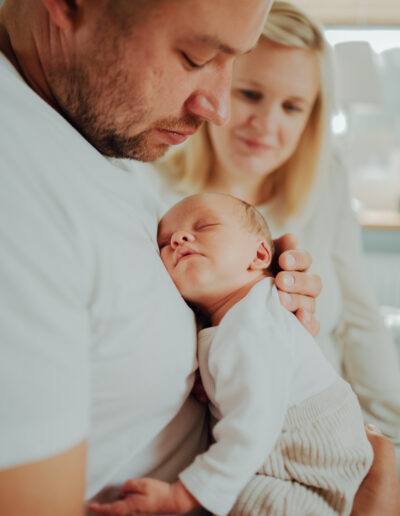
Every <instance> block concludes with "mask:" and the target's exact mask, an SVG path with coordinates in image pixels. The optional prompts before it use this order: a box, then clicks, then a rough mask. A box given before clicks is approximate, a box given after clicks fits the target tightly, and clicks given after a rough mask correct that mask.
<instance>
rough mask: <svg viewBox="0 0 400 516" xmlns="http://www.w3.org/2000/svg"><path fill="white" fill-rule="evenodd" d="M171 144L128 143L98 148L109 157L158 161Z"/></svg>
mask: <svg viewBox="0 0 400 516" xmlns="http://www.w3.org/2000/svg"><path fill="white" fill-rule="evenodd" d="M169 148H170V145H168V144H166V143H162V144H158V145H154V146H151V147H150V146H148V145H145V146H137V145H132V146H129V145H126V146H121V145H120V146H118V147H117V148H113V147H110V146H107V147H103V148H100V149H99V148H98V150H99V151H100V152H101V153H102V154H103V155H104V156H107V157H109V158H127V159H134V160H136V161H143V162H151V161H156V160H157V159H158V158H161V157H162V156H164V154H165V153H166V152H167V151H168V149H169Z"/></svg>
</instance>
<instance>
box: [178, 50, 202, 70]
mask: <svg viewBox="0 0 400 516" xmlns="http://www.w3.org/2000/svg"><path fill="white" fill-rule="evenodd" d="M182 56H183V58H184V60H185V61H186V62H187V64H188V65H189V66H190V68H201V67H202V66H203V65H202V64H198V63H195V62H194V61H192V60H191V59H190V57H189V56H188V55H187V54H185V52H182Z"/></svg>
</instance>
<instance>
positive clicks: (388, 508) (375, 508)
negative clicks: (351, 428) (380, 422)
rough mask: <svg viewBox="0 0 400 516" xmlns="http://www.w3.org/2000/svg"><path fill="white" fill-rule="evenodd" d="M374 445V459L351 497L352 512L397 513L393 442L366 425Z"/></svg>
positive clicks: (362, 515) (399, 500)
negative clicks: (352, 501) (355, 492)
mask: <svg viewBox="0 0 400 516" xmlns="http://www.w3.org/2000/svg"><path fill="white" fill-rule="evenodd" d="M366 430H367V437H368V439H369V442H370V443H371V445H372V448H373V449H374V462H373V463H372V466H371V469H370V470H369V472H368V475H367V476H366V477H365V478H364V480H363V482H362V484H361V486H360V488H359V490H358V491H357V494H356V496H355V498H354V504H353V511H352V513H351V516H399V515H400V497H399V479H398V476H397V472H396V455H395V451H394V446H393V443H392V442H391V440H390V439H388V438H387V437H385V436H383V435H382V434H381V433H380V432H379V430H377V429H375V428H374V427H371V425H366Z"/></svg>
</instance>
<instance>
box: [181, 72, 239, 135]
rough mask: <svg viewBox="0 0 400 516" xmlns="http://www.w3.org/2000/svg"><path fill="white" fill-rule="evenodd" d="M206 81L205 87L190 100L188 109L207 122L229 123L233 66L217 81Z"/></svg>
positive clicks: (187, 103) (187, 104)
mask: <svg viewBox="0 0 400 516" xmlns="http://www.w3.org/2000/svg"><path fill="white" fill-rule="evenodd" d="M215 73H216V72H215ZM213 77H214V76H213ZM205 81H206V84H205V86H203V87H200V89H198V90H197V91H195V92H194V93H193V94H192V95H191V96H190V97H189V98H188V100H187V101H186V109H187V110H188V111H189V113H191V114H192V115H195V116H196V117H198V118H201V119H202V120H204V121H206V122H212V123H213V124H216V125H224V124H225V123H226V122H228V120H229V116H230V104H231V81H232V68H231V65H229V66H228V67H227V68H226V69H225V70H224V71H223V72H221V73H219V74H217V76H216V78H215V80H213V81H207V78H206V79H205Z"/></svg>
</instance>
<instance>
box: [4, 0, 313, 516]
mask: <svg viewBox="0 0 400 516" xmlns="http://www.w3.org/2000/svg"><path fill="white" fill-rule="evenodd" d="M268 7H269V2H268V1H267V0H246V2H243V1H242V0H218V1H216V0H185V1H184V2H183V1H182V0H101V1H100V0H20V1H19V2H16V1H15V0H6V2H5V4H4V6H3V7H2V9H1V11H0V50H1V54H0V99H1V104H0V120H1V122H0V123H1V127H0V164H1V165H0V173H1V176H2V188H1V189H0V192H1V193H0V196H1V199H0V206H1V208H2V214H1V217H0V238H1V241H2V244H3V246H2V252H1V258H0V283H1V288H2V296H1V306H0V314H1V328H2V329H1V332H2V338H1V342H2V359H1V362H0V379H1V380H0V381H1V386H0V390H1V392H2V396H1V401H0V420H1V427H0V437H1V442H2V445H1V451H0V469H2V470H3V471H2V472H1V473H0V493H1V494H0V513H1V514H5V515H7V516H14V515H18V516H20V515H27V516H36V515H40V516H47V515H52V516H54V515H57V516H78V515H81V514H83V510H84V509H83V499H84V498H91V497H93V496H94V495H96V493H97V492H98V491H100V490H101V489H102V488H103V487H104V486H106V485H109V486H110V485H113V484H116V485H120V484H121V483H122V482H123V481H124V480H126V479H127V478H130V477H133V476H137V475H143V474H149V475H153V476H156V477H157V478H163V479H164V478H165V479H169V478H172V477H173V476H174V475H175V474H176V472H178V471H179V470H181V469H182V468H183V467H184V466H185V465H186V464H187V463H189V462H190V461H191V459H192V457H193V455H194V454H195V453H196V452H198V451H199V449H201V446H203V445H204V438H205V432H204V428H205V424H204V411H203V409H202V408H201V407H199V405H198V404H197V403H196V402H194V400H193V399H192V398H191V397H188V396H189V393H190V390H191V387H192V384H193V372H194V370H195V369H196V363H195V358H194V356H195V353H194V352H195V331H194V325H193V316H192V314H191V312H190V310H189V309H188V308H187V307H186V305H185V304H184V303H183V302H182V300H181V298H180V296H179V295H178V293H177V291H176V289H175V288H174V287H173V285H172V283H171V282H170V280H169V278H168V276H167V274H166V272H165V270H164V269H163V267H162V264H161V261H160V260H159V257H158V255H157V253H156V242H155V228H156V218H155V213H154V210H153V209H152V206H151V200H150V198H149V197H147V194H146V193H145V192H140V188H139V186H138V184H137V182H136V176H135V174H134V173H125V172H123V171H122V170H121V169H117V168H115V167H113V166H112V165H111V164H110V163H109V161H107V160H106V159H105V157H104V156H113V157H130V158H136V159H138V160H143V161H150V160H153V159H155V158H157V157H158V156H160V155H162V154H163V153H164V152H165V151H166V150H167V148H168V146H169V145H170V144H176V143H181V142H182V141H184V140H185V139H186V138H187V137H188V136H189V135H190V134H192V133H193V132H194V131H195V130H196V129H198V127H199V125H200V124H201V122H202V121H203V120H207V121H211V122H214V123H217V124H222V123H224V122H225V121H226V120H227V119H228V117H229V85H230V77H231V68H232V63H233V59H234V57H235V56H236V55H237V54H239V53H243V52H246V51H248V50H249V49H250V48H251V47H252V46H254V44H255V42H256V40H257V35H258V33H259V32H260V30H261V27H262V24H263V19H264V17H265V15H266V13H267V10H268ZM139 166H140V165H139V164H138V167H139ZM280 244H281V245H282V246H283V249H285V248H290V243H289V245H288V242H287V241H285V240H283V241H281V242H280ZM291 248H292V249H293V246H292V247H291ZM290 258H291V259H292V262H293V263H291V264H290V263H289V262H288V260H289V259H290ZM285 260H286V267H287V268H288V269H292V270H296V269H297V270H302V269H307V268H308V266H309V264H310V260H309V258H308V256H307V254H306V253H300V252H291V253H289V254H286V255H283V256H282V257H281V265H283V266H285ZM290 275H291V276H292V277H293V279H294V280H295V281H294V283H295V287H292V290H293V291H296V292H298V293H301V294H306V295H307V294H308V296H303V297H302V296H298V295H291V296H290V299H289V300H287V302H288V307H289V308H290V309H292V310H296V309H300V311H299V312H298V314H299V318H300V319H302V320H303V322H305V323H306V324H308V327H309V329H310V330H311V331H312V332H315V331H316V327H317V323H316V321H315V320H314V318H313V317H312V316H311V315H310V312H312V311H313V309H314V299H313V298H314V297H315V296H316V295H317V294H318V291H319V288H320V286H319V281H318V279H317V278H314V277H311V276H309V277H307V276H305V275H302V274H301V273H295V272H294V273H291V274H290ZM284 277H285V276H284V275H282V276H281V278H280V280H278V281H280V282H282V281H283V278H284ZM282 286H283V285H282ZM289 290H290V289H289ZM307 314H308V322H307V321H306V319H305V318H306V316H307ZM155 357H157V360H155V359H154V358H155ZM171 357H173V359H171ZM87 449H88V450H87ZM86 455H87V456H88V462H87V465H86ZM86 469H87V475H86V480H85V471H86Z"/></svg>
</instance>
